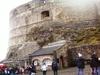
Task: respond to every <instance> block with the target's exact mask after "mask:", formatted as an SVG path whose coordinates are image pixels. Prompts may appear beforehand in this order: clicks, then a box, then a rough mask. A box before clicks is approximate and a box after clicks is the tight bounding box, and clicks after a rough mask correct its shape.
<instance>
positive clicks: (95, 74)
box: [76, 53, 100, 75]
mask: <svg viewBox="0 0 100 75" xmlns="http://www.w3.org/2000/svg"><path fill="white" fill-rule="evenodd" d="M78 56H79V57H78V58H77V59H76V66H77V68H78V75H85V74H84V68H85V61H87V60H86V59H84V58H83V56H82V54H81V53H78ZM88 63H89V65H90V67H91V70H92V71H91V75H100V58H99V57H97V55H96V53H93V54H92V55H91V59H89V62H88Z"/></svg>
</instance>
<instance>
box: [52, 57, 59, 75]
mask: <svg viewBox="0 0 100 75" xmlns="http://www.w3.org/2000/svg"><path fill="white" fill-rule="evenodd" d="M52 70H53V73H54V75H58V63H57V61H56V60H55V59H53V62H52Z"/></svg>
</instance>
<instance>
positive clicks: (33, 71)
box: [30, 62, 36, 75]
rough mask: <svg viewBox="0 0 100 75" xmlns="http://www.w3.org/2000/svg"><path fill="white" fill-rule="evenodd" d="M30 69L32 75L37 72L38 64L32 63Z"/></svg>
mask: <svg viewBox="0 0 100 75" xmlns="http://www.w3.org/2000/svg"><path fill="white" fill-rule="evenodd" d="M30 70H31V75H35V74H36V66H35V65H34V62H33V63H32V65H31V68H30Z"/></svg>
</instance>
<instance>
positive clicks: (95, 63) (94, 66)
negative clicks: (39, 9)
mask: <svg viewBox="0 0 100 75" xmlns="http://www.w3.org/2000/svg"><path fill="white" fill-rule="evenodd" d="M86 61H87V60H86V59H85V58H83V55H82V54H81V53H78V58H77V59H75V64H76V66H77V68H78V71H77V72H78V74H77V75H85V74H84V69H85V62H86ZM88 63H89V64H90V67H91V70H92V71H91V75H100V58H99V57H97V55H96V53H93V54H92V55H91V59H89V62H88ZM51 68H52V71H53V75H58V69H59V62H58V61H57V60H55V59H53V61H52V65H51ZM40 70H41V71H42V73H43V75H47V71H48V65H47V64H46V63H45V62H43V63H42V64H41V68H40ZM37 72H38V71H37V69H36V66H35V65H34V61H33V62H32V64H31V65H29V66H28V67H27V68H24V67H23V66H22V67H20V68H19V67H18V66H16V67H5V68H2V69H1V68H0V75H26V74H27V75H36V73H37ZM75 75H76V74H75Z"/></svg>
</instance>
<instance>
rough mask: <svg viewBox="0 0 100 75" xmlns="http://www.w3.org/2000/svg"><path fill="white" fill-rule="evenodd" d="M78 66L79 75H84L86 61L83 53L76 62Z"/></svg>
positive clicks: (79, 54)
mask: <svg viewBox="0 0 100 75" xmlns="http://www.w3.org/2000/svg"><path fill="white" fill-rule="evenodd" d="M76 66H77V68H78V75H84V68H85V60H84V58H83V57H82V54H81V53H78V58H77V60H76Z"/></svg>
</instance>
